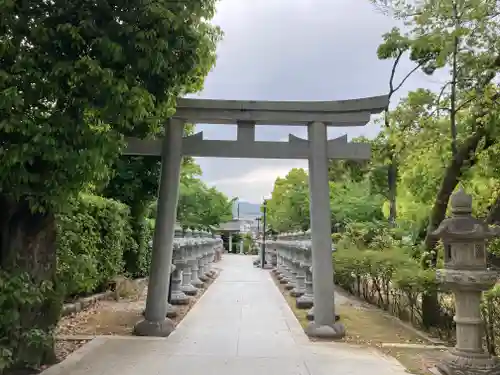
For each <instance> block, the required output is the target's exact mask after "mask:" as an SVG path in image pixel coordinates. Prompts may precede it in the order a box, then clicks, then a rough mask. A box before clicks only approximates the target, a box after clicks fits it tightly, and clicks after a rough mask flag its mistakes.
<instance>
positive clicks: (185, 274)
mask: <svg viewBox="0 0 500 375" xmlns="http://www.w3.org/2000/svg"><path fill="white" fill-rule="evenodd" d="M195 246H196V240H195V239H194V238H193V232H192V231H191V230H190V229H188V230H187V231H186V251H185V257H186V259H185V265H184V268H183V269H182V284H181V290H182V291H183V292H184V293H185V294H187V295H188V296H195V295H196V293H197V292H198V289H196V288H195V287H194V286H193V284H191V267H192V265H193V248H194V247H195Z"/></svg>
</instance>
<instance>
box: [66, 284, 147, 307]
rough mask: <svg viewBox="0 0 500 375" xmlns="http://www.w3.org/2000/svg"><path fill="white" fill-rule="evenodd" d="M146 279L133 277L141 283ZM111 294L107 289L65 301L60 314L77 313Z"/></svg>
mask: <svg viewBox="0 0 500 375" xmlns="http://www.w3.org/2000/svg"><path fill="white" fill-rule="evenodd" d="M146 280H147V278H142V279H135V280H133V282H134V283H136V284H141V283H143V282H144V281H146ZM113 294H114V292H113V291H111V290H108V291H106V292H102V293H97V294H93V295H91V296H88V297H82V298H79V299H77V300H76V301H75V302H71V303H65V304H64V305H63V308H62V312H61V316H68V315H70V314H76V313H79V312H80V311H83V310H85V309H87V308H89V307H90V306H92V305H94V304H95V303H96V302H98V301H102V300H105V299H108V298H109V297H111V296H112V295H113Z"/></svg>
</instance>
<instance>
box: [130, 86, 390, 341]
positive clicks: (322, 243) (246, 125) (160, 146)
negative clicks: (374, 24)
mask: <svg viewBox="0 0 500 375" xmlns="http://www.w3.org/2000/svg"><path fill="white" fill-rule="evenodd" d="M388 103H389V100H388V97H387V96H385V95H384V96H377V97H370V98H363V99H352V100H343V101H330V102H290V101H288V102H271V101H237V100H205V99H179V100H178V102H177V111H176V113H175V114H174V116H173V117H172V118H170V119H169V120H168V122H167V124H166V126H165V137H164V138H163V139H157V140H139V139H135V138H131V139H128V147H127V150H126V152H125V154H126V155H158V156H160V155H161V158H162V167H161V177H160V187H159V195H158V207H157V214H156V227H155V231H154V238H153V250H152V258H151V269H150V274H149V285H148V295H147V300H146V311H145V314H144V320H143V321H141V322H139V323H138V324H137V325H136V326H135V333H136V334H137V335H142V336H163V337H165V336H168V335H169V334H170V333H171V332H172V331H173V329H174V326H173V323H172V322H171V321H170V320H169V319H168V318H166V315H167V308H168V302H167V296H168V280H169V275H170V264H171V263H172V245H173V238H174V226H175V220H176V211H177V200H178V196H179V182H180V181H179V180H180V170H181V162H182V156H183V155H186V156H187V155H189V156H200V157H224V158H262V159H307V160H308V161H309V186H310V194H311V196H310V202H311V203H310V205H311V207H310V211H311V235H312V267H313V288H314V321H313V322H311V323H310V325H309V326H308V328H307V329H306V332H307V334H308V335H309V336H312V337H321V338H331V339H337V338H341V337H342V336H344V335H345V331H344V328H343V326H342V325H341V324H340V323H338V322H335V311H334V307H335V305H334V298H333V295H334V286H333V282H332V280H333V264H332V258H331V248H332V239H331V219H330V204H329V202H330V196H329V191H330V190H329V186H328V159H349V160H367V159H369V158H370V145H368V144H364V143H350V142H348V141H347V136H343V137H340V138H337V139H333V140H328V139H327V126H364V125H366V124H367V122H368V121H369V120H370V116H371V115H372V114H377V113H380V112H382V111H383V110H384V109H385V108H386V107H387V105H388ZM187 122H189V123H195V124H196V123H209V124H237V126H238V136H237V140H236V141H223V140H204V139H203V133H201V132H200V133H198V134H194V135H192V136H188V137H183V130H184V124H185V123H187ZM257 124H265V125H267V124H275V125H302V126H307V127H308V139H307V140H305V139H301V138H298V137H295V136H293V135H290V136H289V141H288V142H264V141H256V140H255V125H257Z"/></svg>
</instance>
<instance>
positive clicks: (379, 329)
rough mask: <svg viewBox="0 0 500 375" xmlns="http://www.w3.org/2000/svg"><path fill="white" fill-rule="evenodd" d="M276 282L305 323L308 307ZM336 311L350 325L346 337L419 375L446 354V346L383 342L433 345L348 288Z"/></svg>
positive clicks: (423, 373) (349, 340) (299, 319)
mask: <svg viewBox="0 0 500 375" xmlns="http://www.w3.org/2000/svg"><path fill="white" fill-rule="evenodd" d="M275 281H276V285H277V286H278V288H279V289H280V291H281V292H282V294H283V295H284V297H285V299H286V300H287V302H288V304H289V306H290V308H291V309H292V311H293V312H294V314H295V316H296V317H297V320H298V321H299V322H300V324H301V325H302V327H304V328H305V327H306V326H307V324H308V320H307V311H308V310H301V309H297V308H296V307H295V298H293V297H291V296H290V295H289V293H288V291H286V290H285V289H284V288H283V286H282V285H280V284H279V282H278V281H277V280H276V279H275ZM337 295H338V296H339V298H337V301H338V302H337V303H336V313H337V314H339V315H340V321H341V322H342V323H343V324H344V326H345V327H346V332H347V334H346V337H345V338H344V339H343V340H342V341H345V342H347V343H350V344H354V345H361V346H369V347H372V348H376V349H377V350H380V351H382V352H383V353H385V354H387V355H390V356H392V357H394V358H396V359H397V360H398V361H399V362H401V364H402V365H403V366H405V367H406V369H407V370H408V372H410V373H413V374H417V375H431V374H432V373H431V372H430V371H429V369H430V368H432V367H434V365H435V363H436V362H437V361H438V360H439V358H442V356H443V354H444V350H439V349H422V348H398V347H386V346H383V345H382V344H387V343H391V344H419V345H432V343H431V342H429V341H428V340H426V339H424V338H423V337H422V336H420V335H418V334H417V333H416V332H415V331H414V330H411V329H408V328H406V327H405V326H404V325H402V324H401V323H399V322H398V321H397V320H396V319H395V318H393V317H391V316H388V315H387V314H386V313H385V312H383V311H381V310H379V309H377V308H375V307H373V306H371V305H368V304H366V303H363V302H360V301H358V300H357V299H354V298H352V297H350V296H349V295H348V294H347V293H345V292H339V293H337Z"/></svg>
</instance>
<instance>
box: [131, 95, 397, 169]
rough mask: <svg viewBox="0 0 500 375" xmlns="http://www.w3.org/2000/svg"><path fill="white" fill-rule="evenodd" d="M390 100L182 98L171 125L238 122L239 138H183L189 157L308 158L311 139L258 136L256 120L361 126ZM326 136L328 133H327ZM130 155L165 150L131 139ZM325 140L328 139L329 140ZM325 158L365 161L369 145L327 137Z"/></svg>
mask: <svg viewBox="0 0 500 375" xmlns="http://www.w3.org/2000/svg"><path fill="white" fill-rule="evenodd" d="M388 103H389V98H388V96H387V95H384V96H375V97H371V98H363V99H352V100H342V101H331V102H272V101H244V100H206V99H185V98H183V99H178V102H177V109H176V112H175V114H174V115H173V116H172V118H171V119H170V121H171V122H170V124H168V125H167V126H181V125H182V124H183V123H186V122H190V123H195V124H196V123H213V124H236V125H237V126H238V137H237V139H236V140H235V141H222V140H206V139H203V133H198V134H194V135H191V136H189V137H185V138H183V139H182V140H180V142H181V143H182V145H181V153H182V154H183V155H190V156H200V157H203V156H208V157H226V158H265V159H307V158H309V156H310V155H311V153H313V152H314V150H313V148H314V147H312V146H311V144H310V142H309V140H305V139H300V138H297V137H294V136H290V139H289V141H288V142H263V141H256V140H255V126H256V124H259V123H261V124H266V125H283V124H286V125H308V124H311V123H315V122H319V123H323V124H325V125H327V126H328V125H329V126H363V125H366V123H367V122H368V121H369V120H370V116H371V115H372V114H375V113H380V112H381V111H382V110H384V109H385V108H386V107H387V105H388ZM325 136H326V135H325ZM127 142H128V147H127V149H126V151H125V154H126V155H161V152H162V151H161V150H162V142H161V140H158V139H152V140H141V139H135V138H130V139H127ZM325 142H326V139H325ZM326 157H327V158H330V159H345V158H347V159H354V160H364V159H368V158H369V157H370V146H369V145H367V144H357V143H350V142H347V137H340V138H337V139H334V140H330V141H328V144H327V149H326Z"/></svg>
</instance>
